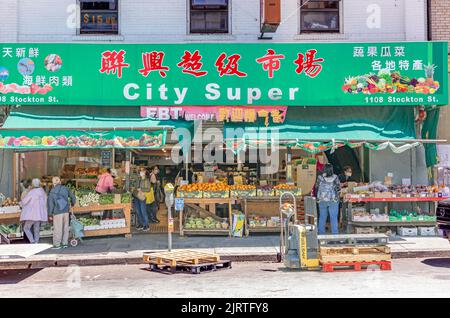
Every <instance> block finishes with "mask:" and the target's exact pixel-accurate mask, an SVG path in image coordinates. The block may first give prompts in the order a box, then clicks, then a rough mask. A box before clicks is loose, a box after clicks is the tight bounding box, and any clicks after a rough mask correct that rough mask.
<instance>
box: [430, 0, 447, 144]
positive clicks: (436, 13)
mask: <svg viewBox="0 0 450 318" xmlns="http://www.w3.org/2000/svg"><path fill="white" fill-rule="evenodd" d="M449 5H450V1H448V0H430V1H429V17H430V25H429V28H430V29H429V37H430V40H433V41H450V12H449V10H448V9H449ZM449 65H450V59H449ZM438 138H439V139H446V140H447V142H448V143H450V111H449V110H448V107H443V108H442V109H441V114H440V118H439V131H438Z"/></svg>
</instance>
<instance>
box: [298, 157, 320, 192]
mask: <svg viewBox="0 0 450 318" xmlns="http://www.w3.org/2000/svg"><path fill="white" fill-rule="evenodd" d="M296 169H297V171H296V177H297V178H296V181H297V187H299V188H300V189H302V192H303V194H305V195H307V194H310V193H311V191H312V189H313V187H314V185H315V183H316V165H312V164H306V165H304V164H302V165H298V166H297V167H296Z"/></svg>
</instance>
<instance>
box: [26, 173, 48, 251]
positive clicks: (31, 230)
mask: <svg viewBox="0 0 450 318" xmlns="http://www.w3.org/2000/svg"><path fill="white" fill-rule="evenodd" d="M31 186H32V188H31V190H29V192H28V193H27V194H26V195H25V196H24V198H23V199H22V201H21V202H20V205H21V206H22V213H21V215H20V221H22V222H25V223H24V226H23V230H24V232H25V234H26V236H27V238H28V240H29V241H30V243H31V244H37V243H39V232H40V230H41V223H42V222H47V221H48V212H47V194H46V193H45V191H44V189H42V188H41V182H40V181H39V179H33V181H32V182H31Z"/></svg>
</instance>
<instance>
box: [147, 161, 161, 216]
mask: <svg viewBox="0 0 450 318" xmlns="http://www.w3.org/2000/svg"><path fill="white" fill-rule="evenodd" d="M158 173H159V168H158V166H154V167H153V168H152V169H151V173H150V182H151V185H152V189H153V194H154V200H153V202H152V203H151V204H150V206H149V211H150V221H151V222H153V223H159V222H160V221H159V220H158V218H157V217H156V215H157V214H158V209H159V202H161V201H162V198H161V192H160V188H159V187H160V183H159V180H158Z"/></svg>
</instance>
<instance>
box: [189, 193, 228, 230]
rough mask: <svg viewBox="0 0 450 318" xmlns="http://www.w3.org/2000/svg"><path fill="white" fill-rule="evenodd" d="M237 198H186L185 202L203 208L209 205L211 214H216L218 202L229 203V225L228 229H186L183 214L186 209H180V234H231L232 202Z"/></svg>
mask: <svg viewBox="0 0 450 318" xmlns="http://www.w3.org/2000/svg"><path fill="white" fill-rule="evenodd" d="M235 200H236V199H235V198H184V203H185V205H186V204H196V205H198V206H200V207H201V208H202V209H204V210H206V206H207V205H208V206H209V209H210V210H209V212H210V213H211V215H213V214H214V215H215V205H216V204H228V210H229V213H228V214H229V216H228V218H229V227H228V230H225V229H205V230H204V229H185V228H184V224H183V219H184V218H183V214H184V210H181V211H180V236H184V235H228V236H231V228H232V224H231V222H232V220H233V218H232V208H231V204H232V202H233V201H235Z"/></svg>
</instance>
